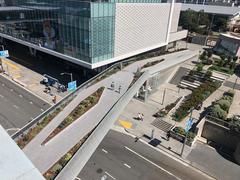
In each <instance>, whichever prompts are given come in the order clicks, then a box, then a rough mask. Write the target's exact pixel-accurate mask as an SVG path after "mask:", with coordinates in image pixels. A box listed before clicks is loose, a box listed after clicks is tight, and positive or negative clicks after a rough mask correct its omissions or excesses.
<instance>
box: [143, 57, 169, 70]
mask: <svg viewBox="0 0 240 180" xmlns="http://www.w3.org/2000/svg"><path fill="white" fill-rule="evenodd" d="M164 60H165V59H160V60H156V61H152V62H148V63H146V64H144V65H143V66H142V69H144V68H148V67H151V66H154V65H156V64H158V63H160V62H163V61H164Z"/></svg>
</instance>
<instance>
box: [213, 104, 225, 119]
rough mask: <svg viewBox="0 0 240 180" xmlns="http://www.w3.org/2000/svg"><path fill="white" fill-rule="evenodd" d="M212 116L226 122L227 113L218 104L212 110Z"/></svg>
mask: <svg viewBox="0 0 240 180" xmlns="http://www.w3.org/2000/svg"><path fill="white" fill-rule="evenodd" d="M211 116H213V117H216V118H219V119H222V120H225V119H226V118H227V112H226V111H224V110H223V109H222V108H221V107H220V105H219V104H216V105H214V106H213V107H212V109H211Z"/></svg>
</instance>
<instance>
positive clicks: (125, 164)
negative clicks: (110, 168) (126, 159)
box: [123, 163, 131, 169]
mask: <svg viewBox="0 0 240 180" xmlns="http://www.w3.org/2000/svg"><path fill="white" fill-rule="evenodd" d="M123 165H124V166H126V167H128V168H129V169H130V168H131V166H129V165H128V164H127V163H124V164H123Z"/></svg>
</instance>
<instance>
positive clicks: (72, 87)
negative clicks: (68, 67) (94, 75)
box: [68, 81, 77, 91]
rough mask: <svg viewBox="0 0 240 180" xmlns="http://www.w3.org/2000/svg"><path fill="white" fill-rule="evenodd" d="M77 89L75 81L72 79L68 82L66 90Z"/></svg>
mask: <svg viewBox="0 0 240 180" xmlns="http://www.w3.org/2000/svg"><path fill="white" fill-rule="evenodd" d="M76 89H77V81H72V82H69V83H68V91H74V90H76Z"/></svg>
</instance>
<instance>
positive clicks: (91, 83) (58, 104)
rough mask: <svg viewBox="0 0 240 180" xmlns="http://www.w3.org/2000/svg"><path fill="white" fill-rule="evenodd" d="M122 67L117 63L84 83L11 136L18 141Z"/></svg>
mask: <svg viewBox="0 0 240 180" xmlns="http://www.w3.org/2000/svg"><path fill="white" fill-rule="evenodd" d="M119 65H120V63H116V64H113V65H112V66H110V67H108V68H107V69H105V70H104V71H102V72H101V73H99V74H97V75H96V76H94V77H93V78H91V79H89V80H87V81H86V82H84V83H83V84H81V85H80V86H79V87H78V88H77V89H76V90H75V91H73V92H72V93H70V94H68V95H67V96H65V97H64V98H63V99H61V100H60V101H59V102H57V103H56V104H54V105H53V106H51V107H50V108H48V109H47V110H46V111H44V112H43V113H42V114H40V115H39V116H37V117H36V118H34V119H33V120H32V121H31V122H29V123H28V124H26V125H25V126H24V127H22V128H21V129H20V130H19V131H17V132H16V133H14V134H13V135H11V137H12V139H13V140H17V138H18V137H19V136H20V135H22V134H24V133H26V132H27V131H28V130H29V129H30V128H32V127H33V126H34V125H36V124H37V123H38V122H39V121H41V120H42V119H43V118H44V117H46V116H47V115H48V114H50V113H52V112H54V111H55V110H56V109H57V108H60V107H61V106H62V105H63V104H64V103H67V102H69V101H71V100H72V99H73V98H74V97H76V96H77V93H79V92H80V91H82V90H84V89H86V88H88V87H89V86H91V85H93V84H95V83H97V82H98V81H96V80H97V79H98V78H101V77H102V76H104V74H106V73H107V72H108V71H110V70H112V69H114V68H117V67H118V66H119Z"/></svg>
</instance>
